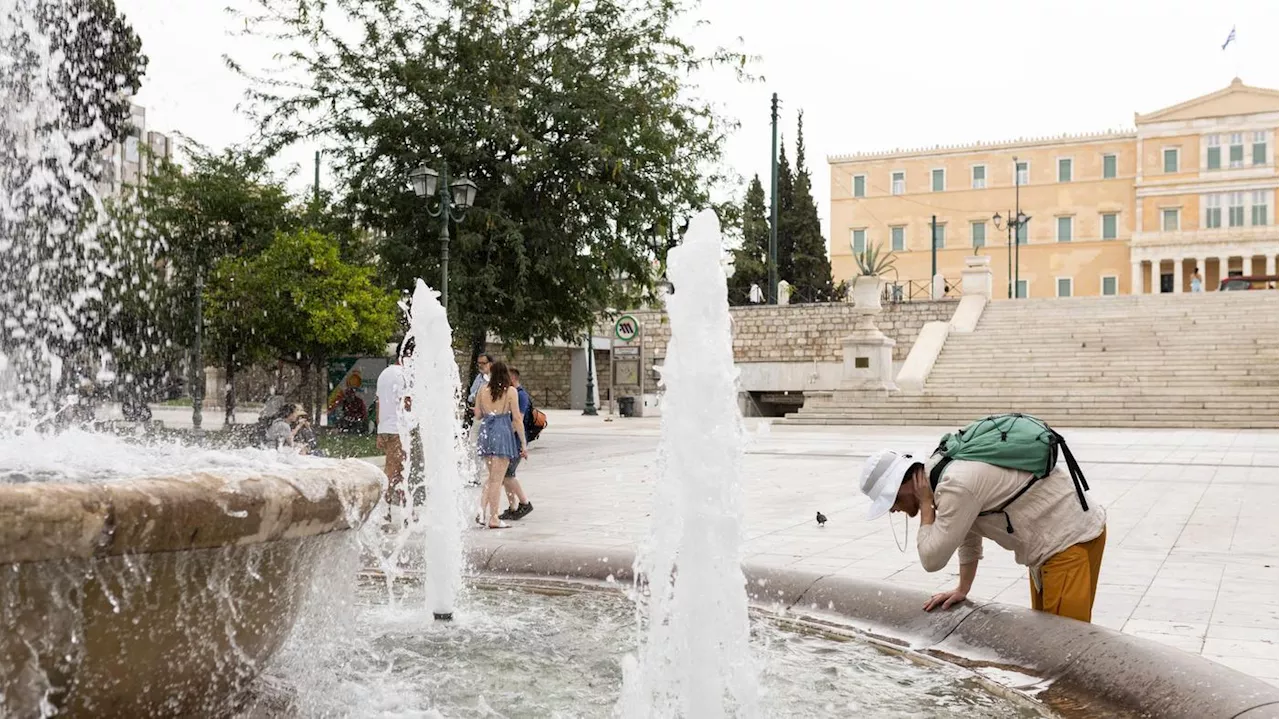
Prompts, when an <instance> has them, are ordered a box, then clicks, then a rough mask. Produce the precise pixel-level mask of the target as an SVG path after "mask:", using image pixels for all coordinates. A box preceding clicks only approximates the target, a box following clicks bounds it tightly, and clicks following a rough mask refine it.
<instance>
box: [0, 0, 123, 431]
mask: <svg viewBox="0 0 1280 719" xmlns="http://www.w3.org/2000/svg"><path fill="white" fill-rule="evenodd" d="M86 12H87V11H84V10H82V11H80V12H79V13H78V14H77V13H73V12H72V11H71V10H70V8H69V7H68V3H67V2H66V0H0V431H6V430H10V429H13V428H15V427H21V426H24V425H28V424H31V423H33V421H34V420H36V419H38V418H39V414H40V413H42V412H46V411H48V410H49V409H50V408H51V407H56V405H58V404H59V403H60V401H59V400H58V399H57V397H58V394H59V393H60V392H63V391H65V384H66V383H67V382H68V381H69V380H70V379H72V378H71V377H68V376H66V373H65V372H64V370H63V365H64V363H65V362H68V361H76V363H77V364H85V363H86V359H87V358H85V357H76V355H79V354H83V353H84V347H83V345H84V340H85V335H86V331H85V328H86V327H88V326H90V325H93V324H95V323H97V322H98V321H99V320H100V319H101V315H103V314H104V313H105V312H106V311H107V310H106V309H105V308H103V307H102V306H101V302H100V300H101V298H102V290H101V284H102V282H101V281H102V278H103V277H105V276H107V275H109V274H111V273H112V272H113V269H112V267H111V266H110V262H109V261H108V259H107V257H106V254H105V252H104V250H103V246H102V244H101V241H100V240H101V239H102V238H103V237H104V236H105V235H104V233H106V232H108V231H109V228H108V227H107V223H106V221H105V217H106V213H105V211H104V208H103V204H102V201H101V199H100V198H99V196H98V193H97V190H96V187H95V184H94V178H95V176H96V174H97V172H98V171H99V169H100V166H99V165H98V158H97V156H96V154H95V153H96V152H97V150H98V149H99V148H101V147H105V146H106V144H107V143H106V135H107V131H106V127H105V125H104V123H103V122H102V113H101V108H100V107H99V106H98V104H96V103H95V102H94V101H93V100H94V99H95V98H100V97H101V96H102V95H103V94H104V92H105V90H106V88H102V87H92V86H91V83H89V82H85V81H83V80H84V77H83V75H84V74H85V73H82V71H83V70H85V68H80V67H76V66H75V64H74V62H75V61H74V60H73V59H72V58H69V57H68V56H67V53H66V51H65V49H66V48H71V47H76V46H77V44H81V45H82V44H85V43H88V44H89V46H93V44H95V43H97V42H100V41H101V38H96V37H93V36H91V35H88V34H87V33H89V32H90V30H89V29H87V27H86V23H84V22H83V21H84V19H85V14H86ZM51 28H52V30H51ZM54 33H57V35H56V36H55V34H54ZM55 39H56V42H55ZM68 79H72V80H73V81H70V82H69V81H68Z"/></svg>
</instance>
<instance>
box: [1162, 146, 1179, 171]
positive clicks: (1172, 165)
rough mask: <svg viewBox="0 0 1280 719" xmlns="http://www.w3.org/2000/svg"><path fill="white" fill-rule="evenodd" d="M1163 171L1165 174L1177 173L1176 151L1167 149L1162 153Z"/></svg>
mask: <svg viewBox="0 0 1280 719" xmlns="http://www.w3.org/2000/svg"><path fill="white" fill-rule="evenodd" d="M1164 171H1165V172H1177V171H1178V151H1177V150H1174V149H1168V150H1165V151H1164Z"/></svg>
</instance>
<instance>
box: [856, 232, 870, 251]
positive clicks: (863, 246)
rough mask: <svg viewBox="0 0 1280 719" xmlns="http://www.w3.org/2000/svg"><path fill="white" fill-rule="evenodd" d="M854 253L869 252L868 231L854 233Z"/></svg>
mask: <svg viewBox="0 0 1280 719" xmlns="http://www.w3.org/2000/svg"><path fill="white" fill-rule="evenodd" d="M853 251H854V253H855V254H862V253H863V252H866V251H867V231H866V230H854V231H853Z"/></svg>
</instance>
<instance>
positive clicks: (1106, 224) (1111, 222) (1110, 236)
mask: <svg viewBox="0 0 1280 719" xmlns="http://www.w3.org/2000/svg"><path fill="white" fill-rule="evenodd" d="M1115 238H1116V216H1115V215H1114V214H1106V215H1103V216H1102V239H1104V240H1114V239H1115Z"/></svg>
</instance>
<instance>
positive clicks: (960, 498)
mask: <svg viewBox="0 0 1280 719" xmlns="http://www.w3.org/2000/svg"><path fill="white" fill-rule="evenodd" d="M940 458H941V457H940V455H935V456H933V457H930V458H929V461H928V462H926V463H925V471H926V472H929V471H931V470H932V469H933V467H934V465H936V464H937V463H938V461H939V459H940ZM1030 480H1031V473H1030V472H1022V471H1019V470H1014V469H1004V468H1003V467H996V466H994V465H990V464H986V463H985V462H969V461H965V460H956V461H954V462H951V463H950V464H949V465H947V468H946V469H945V470H943V473H942V478H941V479H940V480H939V482H938V487H937V489H936V490H934V495H933V504H934V507H936V508H937V520H936V521H935V522H934V523H933V524H931V525H928V526H922V527H920V533H919V535H918V536H917V539H916V549H917V550H918V551H919V553H920V564H921V565H923V566H924V568H925V571H929V572H936V571H938V570H940V569H942V568H943V567H945V566H947V562H949V561H950V560H951V555H952V554H955V553H956V551H957V550H959V552H960V563H961V564H971V563H973V562H976V561H978V560H979V559H982V539H983V537H986V538H987V539H990V540H991V541H993V542H995V543H996V544H998V545H1000V546H1001V547H1004V548H1005V549H1008V550H1009V551H1011V552H1013V556H1014V559H1015V560H1016V561H1017V562H1018V564H1021V565H1023V566H1026V567H1030V568H1031V569H1032V570H1033V573H1034V570H1038V569H1039V568H1040V566H1041V565H1043V564H1044V563H1045V562H1046V561H1048V560H1049V558H1050V557H1052V556H1053V555H1055V554H1057V553H1058V552H1061V551H1062V550H1064V549H1066V548H1067V547H1070V546H1071V545H1073V544H1079V543H1080V542H1087V541H1089V540H1091V539H1094V538H1096V537H1097V536H1098V535H1099V534H1101V533H1102V530H1103V528H1104V526H1105V525H1106V522H1107V513H1106V510H1104V509H1103V508H1102V505H1100V504H1098V502H1097V501H1096V500H1094V499H1091V498H1090V497H1089V494H1088V493H1087V492H1086V493H1085V499H1086V500H1087V501H1088V504H1089V511H1087V512H1085V511H1083V510H1081V509H1080V500H1079V499H1078V498H1077V497H1076V490H1075V485H1074V484H1072V482H1071V475H1070V474H1068V473H1067V472H1066V471H1065V470H1063V469H1062V467H1061V466H1059V467H1056V468H1055V469H1054V470H1053V471H1052V472H1050V473H1049V475H1048V476H1047V477H1045V478H1044V479H1041V480H1040V481H1039V482H1036V483H1035V485H1034V486H1033V487H1032V488H1031V489H1029V490H1027V492H1026V493H1025V494H1023V495H1022V496H1021V497H1018V499H1017V500H1016V501H1014V502H1013V504H1010V505H1009V506H1008V508H1007V509H1006V510H1005V511H1006V512H1008V514H1009V522H1011V523H1012V524H1013V529H1014V531H1013V533H1012V534H1011V533H1009V531H1008V524H1007V523H1006V522H1005V517H1004V515H1003V514H989V515H986V516H984V517H979V516H978V513H979V512H984V511H987V510H991V509H995V508H996V507H999V506H1000V505H1001V504H1003V503H1004V502H1005V501H1006V500H1008V499H1009V497H1012V496H1013V495H1014V494H1016V493H1017V492H1018V491H1019V490H1021V489H1022V488H1023V487H1024V486H1025V485H1026V483H1027V482H1029V481H1030Z"/></svg>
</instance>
